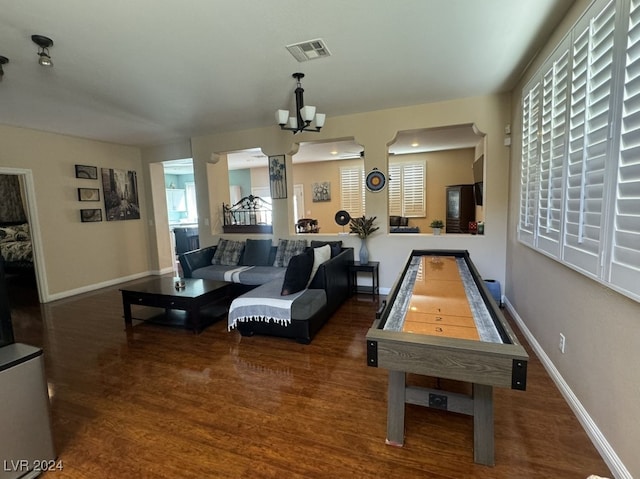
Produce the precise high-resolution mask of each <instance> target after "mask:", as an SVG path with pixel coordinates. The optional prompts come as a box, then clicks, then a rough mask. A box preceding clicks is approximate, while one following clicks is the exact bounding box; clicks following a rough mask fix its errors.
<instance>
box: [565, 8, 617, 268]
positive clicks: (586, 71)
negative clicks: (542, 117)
mask: <svg viewBox="0 0 640 479" xmlns="http://www.w3.org/2000/svg"><path fill="white" fill-rule="evenodd" d="M614 20H615V5H614V3H613V2H609V3H608V4H607V5H606V7H605V8H604V9H603V10H602V11H600V12H599V13H598V14H597V15H596V16H595V17H593V18H592V19H590V21H589V24H588V25H587V26H586V28H584V29H583V30H578V31H577V36H576V38H575V39H574V41H573V45H572V50H573V62H572V74H573V75H572V79H571V104H570V119H569V154H568V165H567V177H566V199H565V232H564V243H563V259H564V260H565V261H566V262H567V263H568V264H571V265H573V266H575V267H577V268H578V269H581V270H583V271H585V272H586V273H589V274H592V275H597V274H598V273H599V268H600V248H601V229H602V220H603V204H604V181H605V161H606V158H607V153H608V150H609V142H608V136H609V122H610V118H609V109H610V100H611V89H612V73H613V72H612V63H613V39H614V26H615V21H614Z"/></svg>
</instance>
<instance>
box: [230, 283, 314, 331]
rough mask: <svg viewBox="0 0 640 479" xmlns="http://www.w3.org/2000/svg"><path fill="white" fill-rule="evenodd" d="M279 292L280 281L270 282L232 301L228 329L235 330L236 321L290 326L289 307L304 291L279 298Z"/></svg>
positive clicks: (280, 287)
mask: <svg viewBox="0 0 640 479" xmlns="http://www.w3.org/2000/svg"><path fill="white" fill-rule="evenodd" d="M281 290H282V282H281V281H271V282H269V283H266V284H263V285H262V286H259V287H258V288H256V289H254V290H252V291H249V292H248V293H245V294H243V295H242V296H239V297H237V298H236V299H234V300H233V301H232V303H231V306H230V307H229V317H228V329H229V330H231V329H233V328H235V327H236V326H237V324H238V321H266V322H270V321H273V322H275V323H278V324H282V325H288V324H290V323H291V306H292V305H293V302H294V301H295V300H296V299H297V298H298V297H299V296H301V295H302V294H303V293H304V292H305V291H306V290H304V289H303V290H302V291H299V292H297V293H294V294H290V295H288V296H280V291H281Z"/></svg>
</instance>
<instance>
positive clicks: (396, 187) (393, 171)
mask: <svg viewBox="0 0 640 479" xmlns="http://www.w3.org/2000/svg"><path fill="white" fill-rule="evenodd" d="M389 215H390V216H402V168H401V167H400V165H399V164H398V163H390V164H389Z"/></svg>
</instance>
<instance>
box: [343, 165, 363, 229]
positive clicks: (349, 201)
mask: <svg viewBox="0 0 640 479" xmlns="http://www.w3.org/2000/svg"><path fill="white" fill-rule="evenodd" d="M340 201H341V205H340V207H341V208H342V209H343V210H346V211H348V212H349V214H350V215H351V216H352V217H356V216H362V215H364V168H363V167H362V166H343V167H341V168H340Z"/></svg>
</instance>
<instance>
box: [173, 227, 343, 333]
mask: <svg viewBox="0 0 640 479" xmlns="http://www.w3.org/2000/svg"><path fill="white" fill-rule="evenodd" d="M232 243H233V246H231V247H230V246H229V242H228V241H227V240H224V239H223V240H221V241H220V242H219V243H218V245H215V246H208V247H205V248H201V249H198V250H195V251H189V252H187V253H183V254H181V255H179V260H180V264H181V266H182V270H183V273H184V276H185V277H187V278H202V279H214V280H219V281H229V282H233V283H234V296H236V299H237V300H234V302H233V303H232V304H231V309H230V313H229V329H233V328H237V329H238V331H239V332H240V334H241V335H242V336H253V335H254V334H264V335H271V336H279V337H285V338H293V339H295V340H297V341H298V342H300V343H305V344H308V343H310V342H311V340H312V339H313V337H314V336H315V334H316V333H317V332H318V331H319V330H320V328H322V326H323V325H324V324H325V323H326V322H327V320H328V319H329V318H330V317H331V316H332V315H333V313H335V311H336V310H337V309H338V308H339V307H340V305H341V304H342V303H343V302H344V301H345V300H346V299H347V298H348V296H349V294H350V285H349V264H350V263H352V262H353V248H344V247H342V242H341V241H337V242H321V241H312V242H311V245H307V242H306V240H279V242H278V245H277V246H274V245H272V244H271V240H251V239H247V240H246V241H241V242H239V241H232ZM327 245H328V248H330V250H331V255H330V257H329V258H328V259H327V260H326V261H324V262H323V263H322V264H319V265H318V267H317V271H315V272H314V273H313V277H310V278H309V282H308V284H307V285H306V287H304V288H303V289H302V290H301V291H299V292H296V293H295V294H294V295H291V296H290V298H292V299H291V300H290V303H291V304H290V311H289V313H288V314H289V315H290V316H287V317H286V318H285V319H284V320H283V319H282V318H280V317H278V316H277V315H273V314H272V310H270V309H269V308H268V307H267V306H268V305H270V304H271V305H278V304H279V303H282V302H286V301H287V299H288V298H287V296H283V295H282V292H283V283H285V280H286V278H288V277H291V273H292V271H291V267H290V264H289V263H290V260H291V258H293V257H294V256H296V255H299V254H303V253H305V252H307V253H309V251H308V248H309V247H310V248H312V249H313V251H317V250H316V248H322V247H323V246H324V247H325V248H323V251H326V249H327ZM220 248H224V252H223V253H221V251H220ZM227 249H230V251H227ZM216 252H217V254H216ZM223 263H224V264H223ZM291 266H292V265H291ZM287 270H289V272H288V273H287ZM234 306H239V307H237V308H234ZM242 308H244V311H245V313H239V312H238V311H242V310H243V309H242ZM246 311H250V313H248V314H247V313H246ZM272 316H273V317H272Z"/></svg>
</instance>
